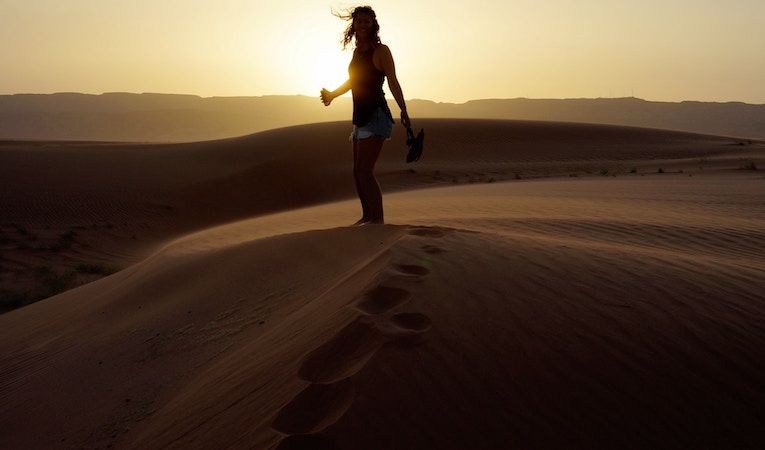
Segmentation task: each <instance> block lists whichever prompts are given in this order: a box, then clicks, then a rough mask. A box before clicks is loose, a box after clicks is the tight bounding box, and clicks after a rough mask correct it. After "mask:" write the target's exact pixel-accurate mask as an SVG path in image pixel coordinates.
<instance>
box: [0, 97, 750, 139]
mask: <svg viewBox="0 0 765 450" xmlns="http://www.w3.org/2000/svg"><path fill="white" fill-rule="evenodd" d="M390 103H391V109H392V110H393V111H394V116H397V111H398V108H397V107H396V106H395V103H394V102H393V101H392V100H391V102H390ZM407 106H408V109H409V113H410V115H411V116H412V118H413V120H414V124H415V126H416V119H417V118H418V117H421V118H425V117H432V118H475V119H482V118H483V119H520V120H545V121H558V122H585V123H598V124H613V125H627V126H637V127H647V128H661V129H669V130H681V131H690V132H696V133H703V134H713V135H722V136H731V137H736V138H741V139H765V105H752V104H747V103H740V102H728V103H710V102H696V101H685V102H680V103H670V102H652V101H646V100H641V99H638V98H632V97H629V98H597V99H526V98H515V99H487V100H471V101H469V102H466V103H436V102H432V101H429V100H417V99H414V100H408V101H407ZM350 116H351V102H350V99H349V98H347V97H341V98H339V99H337V100H335V102H334V103H333V104H332V105H331V106H330V107H329V108H326V107H324V106H323V105H322V104H321V103H320V102H319V99H318V95H317V97H315V98H314V97H306V96H264V97H199V96H194V95H176V94H131V93H106V94H100V95H91V94H79V93H57V94H15V95H0V139H35V140H98V141H139V142H179V141H200V140H210V139H220V138H226V137H232V136H241V135H246V134H251V133H255V132H258V131H263V130H267V129H271V128H280V127H285V126H291V125H299V124H304V123H314V122H327V121H338V120H347V121H348V123H349V125H348V126H349V128H350Z"/></svg>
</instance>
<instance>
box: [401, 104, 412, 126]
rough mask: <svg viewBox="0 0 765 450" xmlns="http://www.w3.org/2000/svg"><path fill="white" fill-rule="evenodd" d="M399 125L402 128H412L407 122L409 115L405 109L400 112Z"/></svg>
mask: <svg viewBox="0 0 765 450" xmlns="http://www.w3.org/2000/svg"><path fill="white" fill-rule="evenodd" d="M401 125H403V126H404V128H409V127H410V126H412V123H411V122H410V121H409V114H408V113H407V112H406V110H405V109H402V110H401Z"/></svg>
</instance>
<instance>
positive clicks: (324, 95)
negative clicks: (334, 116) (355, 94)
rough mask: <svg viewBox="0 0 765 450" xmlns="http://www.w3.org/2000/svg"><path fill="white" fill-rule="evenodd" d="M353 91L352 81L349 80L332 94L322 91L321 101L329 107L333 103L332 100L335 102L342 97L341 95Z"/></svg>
mask: <svg viewBox="0 0 765 450" xmlns="http://www.w3.org/2000/svg"><path fill="white" fill-rule="evenodd" d="M350 90H351V80H350V79H348V80H346V81H345V83H343V84H342V85H340V87H339V88H337V89H335V90H334V91H332V92H329V91H328V90H326V89H322V90H321V101H322V103H324V106H329V104H330V103H332V100H334V99H335V98H337V97H340V96H341V95H343V94H345V93H346V92H348V91H350Z"/></svg>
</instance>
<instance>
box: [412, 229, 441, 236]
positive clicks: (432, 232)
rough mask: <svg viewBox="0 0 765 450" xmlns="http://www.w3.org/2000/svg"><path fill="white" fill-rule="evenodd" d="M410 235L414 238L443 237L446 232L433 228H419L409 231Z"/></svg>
mask: <svg viewBox="0 0 765 450" xmlns="http://www.w3.org/2000/svg"><path fill="white" fill-rule="evenodd" d="M409 234H412V235H414V236H430V237H443V236H444V232H443V231H441V230H439V229H438V228H431V227H418V228H412V229H410V230H409Z"/></svg>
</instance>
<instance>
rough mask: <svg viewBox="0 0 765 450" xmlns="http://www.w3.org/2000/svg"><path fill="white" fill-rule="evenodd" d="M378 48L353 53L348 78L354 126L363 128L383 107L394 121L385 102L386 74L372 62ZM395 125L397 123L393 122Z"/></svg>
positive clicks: (357, 50)
mask: <svg viewBox="0 0 765 450" xmlns="http://www.w3.org/2000/svg"><path fill="white" fill-rule="evenodd" d="M375 48H376V46H372V47H370V48H369V49H367V50H366V51H361V50H359V49H358V48H357V49H356V50H354V51H353V59H351V64H350V65H349V66H348V78H350V80H351V94H352V95H353V124H354V125H356V126H359V127H363V126H364V125H366V124H367V123H369V121H370V120H372V114H374V112H375V109H377V107H378V106H379V107H381V108H382V109H383V111H385V114H386V115H387V116H388V118H390V120H391V121H393V115H392V114H391V112H390V108H388V102H387V101H385V92H383V88H382V86H383V81H384V80H385V73H384V72H382V71H380V70H377V67H375V65H374V63H373V62H372V56H373V55H374V53H375ZM393 122H394V123H395V121H393Z"/></svg>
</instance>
